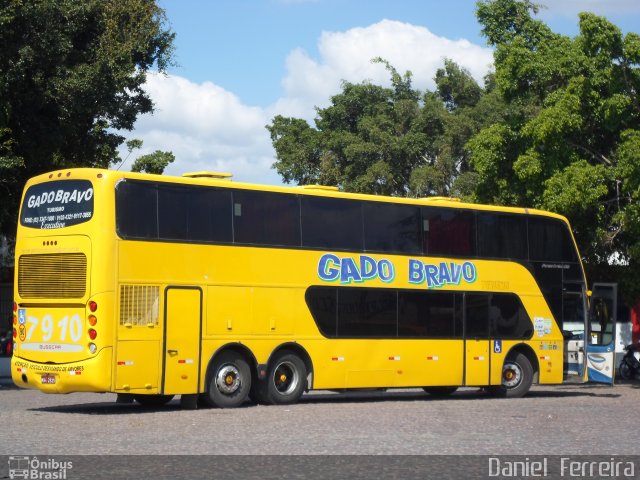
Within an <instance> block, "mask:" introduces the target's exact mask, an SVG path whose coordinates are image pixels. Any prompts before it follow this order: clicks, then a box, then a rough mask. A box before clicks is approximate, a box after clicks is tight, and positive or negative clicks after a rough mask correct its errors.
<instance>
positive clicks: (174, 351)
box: [167, 350, 178, 355]
mask: <svg viewBox="0 0 640 480" xmlns="http://www.w3.org/2000/svg"><path fill="white" fill-rule="evenodd" d="M167 353H168V354H169V355H177V354H178V350H167Z"/></svg>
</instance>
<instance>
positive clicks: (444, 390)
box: [422, 387, 458, 397]
mask: <svg viewBox="0 0 640 480" xmlns="http://www.w3.org/2000/svg"><path fill="white" fill-rule="evenodd" d="M422 389H423V390H424V391H425V392H427V393H428V394H429V395H432V396H434V397H448V396H449V395H451V394H452V393H453V392H455V391H456V390H458V387H422Z"/></svg>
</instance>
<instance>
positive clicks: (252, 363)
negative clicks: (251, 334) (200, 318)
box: [202, 342, 257, 392]
mask: <svg viewBox="0 0 640 480" xmlns="http://www.w3.org/2000/svg"><path fill="white" fill-rule="evenodd" d="M229 351H231V352H235V353H237V354H239V355H242V356H243V357H244V359H245V360H246V361H247V363H248V364H249V367H250V368H251V371H252V372H254V371H255V370H256V366H257V362H256V357H255V356H254V355H253V352H251V350H249V348H247V346H245V345H243V344H241V343H238V342H233V343H227V344H225V345H222V346H221V347H220V348H218V349H217V350H216V351H215V352H213V354H212V355H211V358H209V362H208V363H207V370H206V373H205V377H204V378H205V381H204V389H203V390H202V391H203V392H206V391H207V389H208V388H209V384H210V382H211V375H213V368H212V367H213V365H214V363H215V360H216V358H218V357H219V356H220V355H221V354H222V353H224V352H229Z"/></svg>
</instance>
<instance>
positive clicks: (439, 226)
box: [422, 208, 476, 257]
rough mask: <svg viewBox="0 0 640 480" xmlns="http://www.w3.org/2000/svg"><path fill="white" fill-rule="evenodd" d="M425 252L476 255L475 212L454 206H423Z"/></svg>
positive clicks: (428, 253) (446, 254) (427, 253)
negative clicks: (454, 207)
mask: <svg viewBox="0 0 640 480" xmlns="http://www.w3.org/2000/svg"><path fill="white" fill-rule="evenodd" d="M422 218H423V228H424V253H425V255H442V256H449V255H452V256H465V257H470V256H475V253H476V249H475V243H476V233H475V221H474V217H473V212H469V211H465V210H456V209H453V208H423V209H422Z"/></svg>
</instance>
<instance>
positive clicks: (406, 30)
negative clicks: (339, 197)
mask: <svg viewBox="0 0 640 480" xmlns="http://www.w3.org/2000/svg"><path fill="white" fill-rule="evenodd" d="M318 51H319V56H320V58H318V59H313V58H311V57H310V56H309V54H307V53H306V52H304V51H303V50H301V49H294V50H293V51H292V52H291V53H290V54H289V55H288V57H287V59H286V65H285V67H286V76H285V78H284V79H283V82H282V83H283V87H284V95H283V96H282V98H280V99H279V100H278V101H277V102H276V103H275V104H273V105H270V106H263V107H252V106H248V105H245V104H243V103H242V101H241V99H239V98H238V97H237V96H236V95H234V94H233V93H232V92H229V91H227V90H225V89H223V88H221V87H219V86H217V85H215V84H214V83H211V82H205V83H202V84H196V83H193V82H191V81H189V80H188V79H186V78H182V77H179V76H175V75H169V76H164V75H157V74H154V75H149V78H148V82H147V86H146V89H147V91H148V92H149V95H150V96H151V98H152V99H153V101H154V103H155V113H154V114H153V115H145V116H143V117H141V118H140V119H139V120H138V122H137V124H136V130H135V131H134V132H132V134H131V135H129V137H131V138H141V139H142V140H143V141H144V148H143V151H142V152H137V153H136V154H135V155H138V154H140V153H149V152H151V151H154V150H157V149H159V150H170V151H172V152H173V153H174V154H175V156H176V162H174V163H173V164H172V165H170V166H169V167H168V168H167V170H166V173H168V174H172V175H179V174H181V173H183V172H187V171H197V170H214V171H229V172H232V173H233V174H234V179H236V180H238V181H249V182H257V183H269V184H279V183H280V182H281V181H280V177H279V176H278V175H277V174H276V172H275V170H273V169H271V168H270V167H271V165H272V164H273V162H274V161H275V153H274V151H273V148H272V146H271V140H270V138H269V133H268V131H267V130H266V128H265V125H266V124H268V123H270V121H271V119H272V118H273V116H274V115H276V114H281V115H285V116H295V117H302V118H306V119H307V120H308V121H309V122H310V123H311V121H312V119H313V117H314V114H315V110H314V107H315V106H318V107H324V106H327V105H329V102H330V97H331V96H332V95H335V94H337V93H339V92H340V82H341V81H342V80H347V81H349V82H353V83H359V82H362V81H364V80H368V81H371V82H372V83H376V84H380V85H389V83H390V82H389V73H388V72H387V71H386V70H385V68H384V66H383V65H380V64H372V63H371V59H372V58H374V57H378V56H379V57H382V58H384V59H386V60H388V61H389V62H390V64H391V65H393V66H394V67H395V68H396V69H397V70H398V72H399V73H401V74H404V72H405V71H406V70H410V71H411V72H412V73H413V77H412V78H413V86H414V87H415V88H418V89H421V90H424V89H427V88H429V89H432V88H433V87H434V83H433V77H434V75H435V72H436V70H437V69H438V68H440V67H441V66H442V65H443V59H444V58H445V57H446V58H451V59H453V60H454V61H456V62H457V63H458V64H460V65H461V66H463V67H465V68H467V69H468V70H469V71H470V72H471V74H472V75H473V76H474V78H476V80H477V81H479V82H482V77H483V76H484V75H485V74H486V73H487V71H488V70H489V67H490V64H491V62H492V52H491V50H490V49H488V48H483V47H480V46H478V45H474V44H472V43H470V42H469V41H467V40H450V39H447V38H443V37H438V36H436V35H434V34H433V33H431V32H430V31H429V30H428V29H427V28H425V27H420V26H415V25H411V24H407V23H402V22H396V21H390V20H383V21H381V22H379V23H376V24H373V25H371V26H369V27H365V28H353V29H350V30H348V31H345V32H323V33H322V35H321V37H320V39H319V43H318ZM130 163H131V161H130V160H129V161H128V162H127V164H125V165H124V166H123V167H122V168H124V169H128V168H130Z"/></svg>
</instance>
